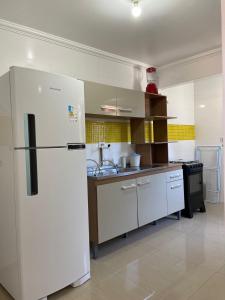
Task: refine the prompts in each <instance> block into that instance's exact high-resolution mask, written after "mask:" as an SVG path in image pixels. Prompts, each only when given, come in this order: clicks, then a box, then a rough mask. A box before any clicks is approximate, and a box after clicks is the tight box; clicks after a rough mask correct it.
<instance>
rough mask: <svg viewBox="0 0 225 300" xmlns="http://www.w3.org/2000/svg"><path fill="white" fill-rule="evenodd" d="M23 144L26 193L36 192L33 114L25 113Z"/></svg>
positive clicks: (35, 193) (34, 193) (29, 194)
mask: <svg viewBox="0 0 225 300" xmlns="http://www.w3.org/2000/svg"><path fill="white" fill-rule="evenodd" d="M24 129H25V146H26V147H27V150H25V153H26V175H27V195H28V196H34V195H37V194H38V171H37V150H36V128H35V115H34V114H25V116H24Z"/></svg>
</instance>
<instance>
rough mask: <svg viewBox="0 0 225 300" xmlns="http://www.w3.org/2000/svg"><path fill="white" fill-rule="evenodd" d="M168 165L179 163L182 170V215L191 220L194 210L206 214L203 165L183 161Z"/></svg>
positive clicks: (196, 162) (197, 162)
mask: <svg viewBox="0 0 225 300" xmlns="http://www.w3.org/2000/svg"><path fill="white" fill-rule="evenodd" d="M170 163H180V164H182V168H183V176H184V198H185V208H184V210H183V211H182V215H183V216H185V217H188V218H193V213H194V211H196V210H200V212H206V209H205V203H204V196H203V164H202V163H200V162H199V161H183V160H178V161H171V162H170Z"/></svg>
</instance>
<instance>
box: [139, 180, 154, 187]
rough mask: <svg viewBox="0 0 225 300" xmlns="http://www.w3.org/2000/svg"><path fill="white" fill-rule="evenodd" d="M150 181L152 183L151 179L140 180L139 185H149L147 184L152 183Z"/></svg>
mask: <svg viewBox="0 0 225 300" xmlns="http://www.w3.org/2000/svg"><path fill="white" fill-rule="evenodd" d="M150 183H151V181H146V182H139V183H138V185H139V186H143V185H147V184H150Z"/></svg>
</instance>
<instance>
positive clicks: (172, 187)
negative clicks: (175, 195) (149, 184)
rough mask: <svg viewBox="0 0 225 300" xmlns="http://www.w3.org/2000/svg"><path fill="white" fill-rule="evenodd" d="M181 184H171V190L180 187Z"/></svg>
mask: <svg viewBox="0 0 225 300" xmlns="http://www.w3.org/2000/svg"><path fill="white" fill-rule="evenodd" d="M181 186H182V185H181V184H178V185H173V186H171V190H175V189H178V188H180V187H181Z"/></svg>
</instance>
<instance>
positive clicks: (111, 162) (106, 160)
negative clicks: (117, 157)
mask: <svg viewBox="0 0 225 300" xmlns="http://www.w3.org/2000/svg"><path fill="white" fill-rule="evenodd" d="M104 162H108V163H110V165H111V166H112V167H113V168H114V169H116V172H117V173H118V166H117V165H116V164H115V163H114V162H113V161H112V160H110V159H103V160H102V166H103V165H104Z"/></svg>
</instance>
